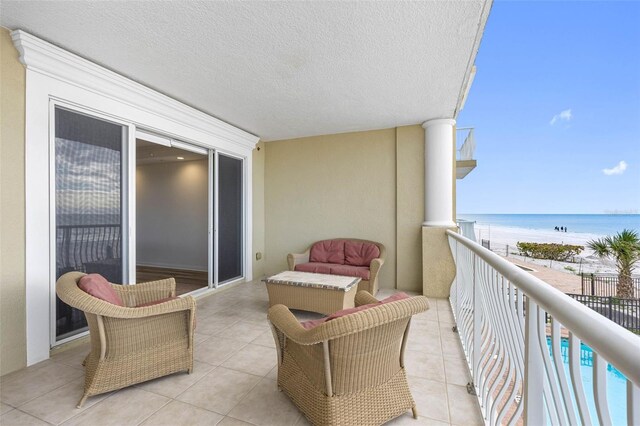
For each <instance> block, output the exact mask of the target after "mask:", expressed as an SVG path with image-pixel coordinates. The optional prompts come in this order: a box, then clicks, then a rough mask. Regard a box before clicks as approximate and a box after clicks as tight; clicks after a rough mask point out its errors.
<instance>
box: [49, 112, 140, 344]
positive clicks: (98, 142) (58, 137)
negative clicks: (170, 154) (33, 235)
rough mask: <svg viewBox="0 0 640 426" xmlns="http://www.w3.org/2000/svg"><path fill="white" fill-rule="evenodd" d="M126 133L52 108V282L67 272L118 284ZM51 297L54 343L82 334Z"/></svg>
mask: <svg viewBox="0 0 640 426" xmlns="http://www.w3.org/2000/svg"><path fill="white" fill-rule="evenodd" d="M126 139H127V127H125V126H122V125H119V124H114V123H111V122H108V121H104V120H100V119H97V118H93V117H89V116H86V115H83V114H79V113H76V112H72V111H69V110H65V109H62V108H60V107H56V108H55V145H54V148H55V209H56V210H55V212H56V214H55V229H56V235H55V238H56V242H55V244H56V247H55V260H56V263H55V279H56V280H57V279H58V278H59V277H60V276H61V275H63V274H65V273H67V272H69V271H81V272H86V273H99V274H101V275H103V276H104V277H105V278H106V279H107V280H108V281H110V282H112V283H122V282H123V281H124V280H123V278H124V276H123V271H124V267H125V265H126V262H123V259H124V258H125V257H126V256H123V248H124V247H123V240H124V238H123V236H124V235H126V233H124V235H123V229H126V227H123V219H124V218H123V214H122V213H123V210H124V209H123V170H124V167H123V163H124V157H123V155H124V150H123V147H124V143H125V141H126ZM86 327H87V323H86V320H85V317H84V314H83V313H82V312H81V311H78V310H76V309H73V308H71V307H70V306H68V305H67V304H65V303H64V302H62V301H61V300H60V299H58V298H57V297H56V307H55V328H56V341H60V340H63V339H66V338H67V337H70V336H73V335H75V334H78V333H80V332H82V331H84V330H86Z"/></svg>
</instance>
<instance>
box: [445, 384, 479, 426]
mask: <svg viewBox="0 0 640 426" xmlns="http://www.w3.org/2000/svg"><path fill="white" fill-rule="evenodd" d="M447 394H448V397H449V414H450V415H451V423H452V424H455V425H461V426H462V425H464V426H473V425H482V424H483V423H484V422H483V421H482V413H481V411H480V406H479V405H478V399H477V397H476V396H474V395H469V393H468V392H467V389H466V388H465V387H463V386H457V385H451V384H449V385H447Z"/></svg>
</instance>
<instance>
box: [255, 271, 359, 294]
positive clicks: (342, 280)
mask: <svg viewBox="0 0 640 426" xmlns="http://www.w3.org/2000/svg"><path fill="white" fill-rule="evenodd" d="M360 281H361V279H360V278H357V277H345V276H342V275H328V274H316V273H312V272H299V271H284V272H280V273H279V274H276V275H273V276H270V277H267V278H265V279H264V282H265V283H267V284H283V285H293V286H299V287H313V288H323V289H328V290H338V291H349V290H351V289H352V288H353V286H355V285H357V284H358V283H359V282H360Z"/></svg>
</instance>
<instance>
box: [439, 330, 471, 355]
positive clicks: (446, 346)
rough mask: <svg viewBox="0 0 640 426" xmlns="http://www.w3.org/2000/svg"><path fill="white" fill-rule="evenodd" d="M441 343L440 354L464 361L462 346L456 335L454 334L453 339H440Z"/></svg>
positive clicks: (442, 337)
mask: <svg viewBox="0 0 640 426" xmlns="http://www.w3.org/2000/svg"><path fill="white" fill-rule="evenodd" d="M440 341H441V343H442V354H443V356H444V357H449V358H452V357H455V358H459V359H464V358H465V357H464V351H463V350H462V344H461V343H460V340H458V335H457V334H454V335H453V337H444V336H441V337H440Z"/></svg>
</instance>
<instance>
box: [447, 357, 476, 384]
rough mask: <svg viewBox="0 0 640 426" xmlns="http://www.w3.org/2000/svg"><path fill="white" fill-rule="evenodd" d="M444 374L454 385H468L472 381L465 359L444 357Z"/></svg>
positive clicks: (448, 381)
mask: <svg viewBox="0 0 640 426" xmlns="http://www.w3.org/2000/svg"><path fill="white" fill-rule="evenodd" d="M444 374H445V378H446V380H447V383H450V384H453V385H459V386H466V385H467V383H469V382H470V381H471V378H470V376H469V367H468V366H467V361H465V360H464V359H460V358H449V357H444Z"/></svg>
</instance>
